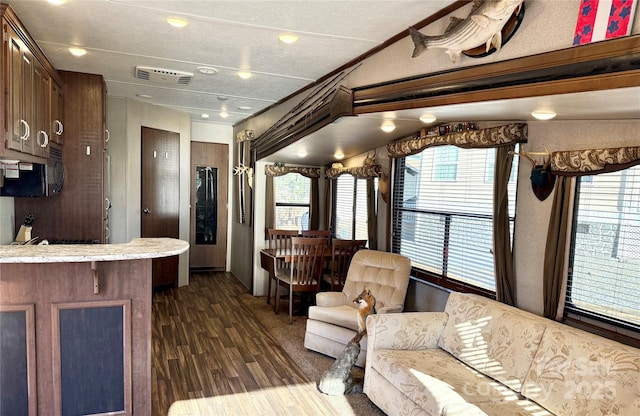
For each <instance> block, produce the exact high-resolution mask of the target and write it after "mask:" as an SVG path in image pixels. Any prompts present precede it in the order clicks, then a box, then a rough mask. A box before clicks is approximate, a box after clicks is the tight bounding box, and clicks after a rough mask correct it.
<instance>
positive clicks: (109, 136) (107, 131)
mask: <svg viewBox="0 0 640 416" xmlns="http://www.w3.org/2000/svg"><path fill="white" fill-rule="evenodd" d="M110 138H111V133H109V130H105V131H104V142H105V143H109V139H110Z"/></svg>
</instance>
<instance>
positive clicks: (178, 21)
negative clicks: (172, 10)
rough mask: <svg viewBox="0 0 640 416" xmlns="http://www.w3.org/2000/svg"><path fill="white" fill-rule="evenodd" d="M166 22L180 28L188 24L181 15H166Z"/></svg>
mask: <svg viewBox="0 0 640 416" xmlns="http://www.w3.org/2000/svg"><path fill="white" fill-rule="evenodd" d="M167 23H169V24H170V25H171V26H173V27H177V28H182V27H185V26H186V25H188V24H189V22H187V21H186V20H185V19H183V18H181V17H168V18H167Z"/></svg>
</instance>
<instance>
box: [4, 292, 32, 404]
mask: <svg viewBox="0 0 640 416" xmlns="http://www.w3.org/2000/svg"><path fill="white" fill-rule="evenodd" d="M0 351H2V354H0V415H1V416H4V415H11V416H17V415H24V416H27V415H29V416H30V415H36V414H37V397H38V395H37V393H36V345H35V320H34V305H33V304H28V305H2V306H0Z"/></svg>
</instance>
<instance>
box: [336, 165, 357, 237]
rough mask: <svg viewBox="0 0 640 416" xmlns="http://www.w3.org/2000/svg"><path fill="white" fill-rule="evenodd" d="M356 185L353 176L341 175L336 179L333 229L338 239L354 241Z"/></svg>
mask: <svg viewBox="0 0 640 416" xmlns="http://www.w3.org/2000/svg"><path fill="white" fill-rule="evenodd" d="M355 184H356V182H355V178H354V177H353V176H351V175H340V176H338V178H337V179H335V186H336V188H335V197H334V210H333V212H334V224H333V229H334V230H335V236H336V238H341V239H344V240H351V239H353V221H354V212H355V208H354V207H355Z"/></svg>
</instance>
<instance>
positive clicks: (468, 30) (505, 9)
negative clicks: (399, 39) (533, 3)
mask: <svg viewBox="0 0 640 416" xmlns="http://www.w3.org/2000/svg"><path fill="white" fill-rule="evenodd" d="M523 1H524V0H486V1H478V0H476V1H475V2H474V6H473V9H472V10H471V13H470V14H469V16H468V17H467V18H466V19H460V18H456V17H452V18H451V23H450V24H449V27H448V28H447V30H446V31H445V33H444V34H443V35H439V36H427V35H423V34H422V33H420V32H419V31H417V30H416V29H414V28H412V27H410V28H409V33H410V34H411V39H412V40H413V43H414V45H415V48H414V50H413V55H412V57H413V58H415V57H416V56H419V55H420V54H421V53H423V52H424V51H426V50H427V49H431V48H441V49H446V53H447V55H449V57H450V58H451V62H454V63H455V62H456V61H457V60H458V57H459V56H460V54H461V53H462V51H465V50H467V49H471V48H475V47H478V46H480V45H482V44H486V48H487V49H486V50H487V52H488V51H489V49H491V46H492V45H493V46H494V47H495V48H496V50H500V47H501V46H502V28H503V26H504V25H505V24H506V23H507V21H508V20H509V18H510V17H511V15H512V14H513V12H514V11H515V10H516V9H517V8H518V7H520V5H521V4H522V2H523Z"/></svg>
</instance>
